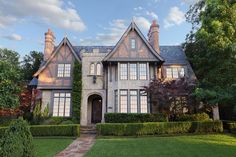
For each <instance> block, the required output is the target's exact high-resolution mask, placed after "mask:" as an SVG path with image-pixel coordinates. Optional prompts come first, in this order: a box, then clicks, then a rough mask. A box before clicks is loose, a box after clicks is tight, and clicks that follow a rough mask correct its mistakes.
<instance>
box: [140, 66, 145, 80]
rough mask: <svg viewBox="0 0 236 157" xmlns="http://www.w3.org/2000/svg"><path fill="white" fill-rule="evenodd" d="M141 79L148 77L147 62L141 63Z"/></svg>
mask: <svg viewBox="0 0 236 157" xmlns="http://www.w3.org/2000/svg"><path fill="white" fill-rule="evenodd" d="M139 79H140V80H146V79H147V64H146V63H140V64H139Z"/></svg>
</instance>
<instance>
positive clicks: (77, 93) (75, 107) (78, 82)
mask: <svg viewBox="0 0 236 157" xmlns="http://www.w3.org/2000/svg"><path fill="white" fill-rule="evenodd" d="M73 74H74V77H73V86H72V120H73V121H74V122H76V123H79V122H80V107H81V95H82V65H81V63H79V62H78V61H75V64H74V71H73Z"/></svg>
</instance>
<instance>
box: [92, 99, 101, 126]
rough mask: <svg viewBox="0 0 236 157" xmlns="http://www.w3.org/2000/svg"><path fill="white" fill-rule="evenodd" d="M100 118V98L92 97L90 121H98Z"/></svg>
mask: <svg viewBox="0 0 236 157" xmlns="http://www.w3.org/2000/svg"><path fill="white" fill-rule="evenodd" d="M101 120H102V99H100V98H94V99H93V101H92V123H100V122H101Z"/></svg>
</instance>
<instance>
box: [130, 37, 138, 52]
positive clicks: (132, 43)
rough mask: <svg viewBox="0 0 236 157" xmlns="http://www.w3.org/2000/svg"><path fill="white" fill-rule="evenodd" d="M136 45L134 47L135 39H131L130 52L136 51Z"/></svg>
mask: <svg viewBox="0 0 236 157" xmlns="http://www.w3.org/2000/svg"><path fill="white" fill-rule="evenodd" d="M136 47H137V45H136V39H135V38H131V39H130V48H131V49H132V50H134V49H136Z"/></svg>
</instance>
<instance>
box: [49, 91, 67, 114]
mask: <svg viewBox="0 0 236 157" xmlns="http://www.w3.org/2000/svg"><path fill="white" fill-rule="evenodd" d="M56 95H58V96H56ZM63 95H64V96H63ZM71 98H72V96H71V92H61V91H57V92H53V95H52V103H53V106H52V116H53V117H70V116H71V103H72V100H71ZM56 99H57V101H56ZM55 102H57V103H55ZM61 102H62V103H61ZM67 103H68V104H67ZM67 105H68V106H67ZM61 107H62V110H63V113H62V114H63V115H61V114H60V113H61V112H60V109H61ZM67 107H68V111H67V112H66V108H67ZM55 110H57V112H55ZM66 113H68V115H66Z"/></svg>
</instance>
